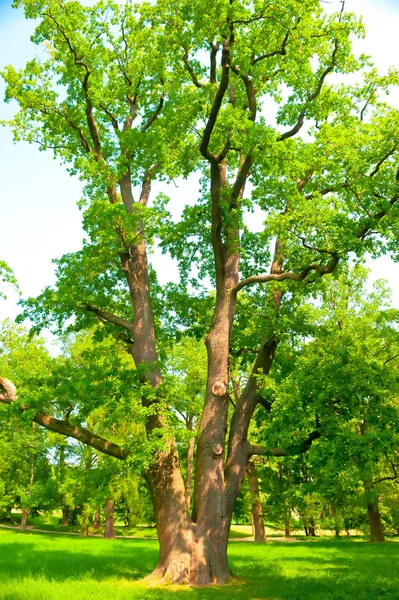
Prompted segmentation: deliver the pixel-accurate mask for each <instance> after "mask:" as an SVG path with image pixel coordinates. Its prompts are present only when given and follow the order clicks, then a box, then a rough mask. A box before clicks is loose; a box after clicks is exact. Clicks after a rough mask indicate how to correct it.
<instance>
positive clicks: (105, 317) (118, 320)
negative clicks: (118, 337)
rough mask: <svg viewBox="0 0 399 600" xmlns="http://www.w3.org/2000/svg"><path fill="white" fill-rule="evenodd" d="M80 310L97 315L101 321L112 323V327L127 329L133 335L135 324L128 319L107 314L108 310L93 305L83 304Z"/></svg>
mask: <svg viewBox="0 0 399 600" xmlns="http://www.w3.org/2000/svg"><path fill="white" fill-rule="evenodd" d="M78 308H80V309H81V310H88V311H89V312H92V313H93V314H95V315H96V317H98V318H99V319H100V320H101V321H107V322H108V323H112V325H116V326H117V327H121V328H122V329H125V330H126V331H128V332H129V333H130V334H132V335H133V331H134V329H133V323H131V322H130V321H128V320H127V319H123V318H122V317H118V316H117V315H113V314H112V313H109V312H107V311H106V310H102V309H101V308H97V306H94V305H93V304H82V305H80V306H79V307H78Z"/></svg>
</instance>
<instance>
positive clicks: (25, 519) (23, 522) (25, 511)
mask: <svg viewBox="0 0 399 600" xmlns="http://www.w3.org/2000/svg"><path fill="white" fill-rule="evenodd" d="M28 514H29V508H23V509H22V517H21V531H26V530H27V528H28Z"/></svg>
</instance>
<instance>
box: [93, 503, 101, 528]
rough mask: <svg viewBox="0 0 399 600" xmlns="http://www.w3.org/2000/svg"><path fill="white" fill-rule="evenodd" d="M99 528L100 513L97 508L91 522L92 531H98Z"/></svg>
mask: <svg viewBox="0 0 399 600" xmlns="http://www.w3.org/2000/svg"><path fill="white" fill-rule="evenodd" d="M100 527H101V512H100V509H99V508H98V509H97V510H96V514H95V515H94V521H93V529H94V531H98V530H99V529H100Z"/></svg>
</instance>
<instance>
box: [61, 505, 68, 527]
mask: <svg viewBox="0 0 399 600" xmlns="http://www.w3.org/2000/svg"><path fill="white" fill-rule="evenodd" d="M61 524H62V525H63V526H64V527H67V526H68V525H69V508H63V509H62V520H61Z"/></svg>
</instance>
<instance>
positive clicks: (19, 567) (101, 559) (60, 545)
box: [0, 532, 158, 581]
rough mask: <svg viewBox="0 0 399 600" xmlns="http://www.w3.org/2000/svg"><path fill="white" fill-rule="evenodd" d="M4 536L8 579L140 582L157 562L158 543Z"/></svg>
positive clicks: (0, 565)
mask: <svg viewBox="0 0 399 600" xmlns="http://www.w3.org/2000/svg"><path fill="white" fill-rule="evenodd" d="M7 533H8V535H9V536H10V537H9V540H11V542H9V543H4V541H3V540H4V537H3V536H0V573H1V575H2V576H4V577H10V578H14V577H18V578H21V576H22V575H23V576H25V577H27V576H31V577H35V576H37V575H40V576H41V577H44V578H46V579H49V580H52V581H64V580H66V579H69V578H71V577H72V578H74V579H79V578H80V577H90V576H92V577H93V578H95V579H96V580H97V581H98V580H102V579H106V578H109V577H119V578H122V577H125V578H128V579H141V578H142V577H145V576H146V575H147V574H148V573H150V572H151V570H152V569H153V568H154V567H155V565H156V562H157V558H158V544H157V542H150V541H144V540H143V541H142V540H135V541H134V542H133V541H131V540H123V541H119V540H104V539H90V538H80V537H74V536H61V535H59V536H56V535H51V537H50V536H48V535H46V534H40V533H34V534H32V533H29V532H27V533H20V532H7ZM11 536H12V537H11ZM7 537H8V536H7Z"/></svg>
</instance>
